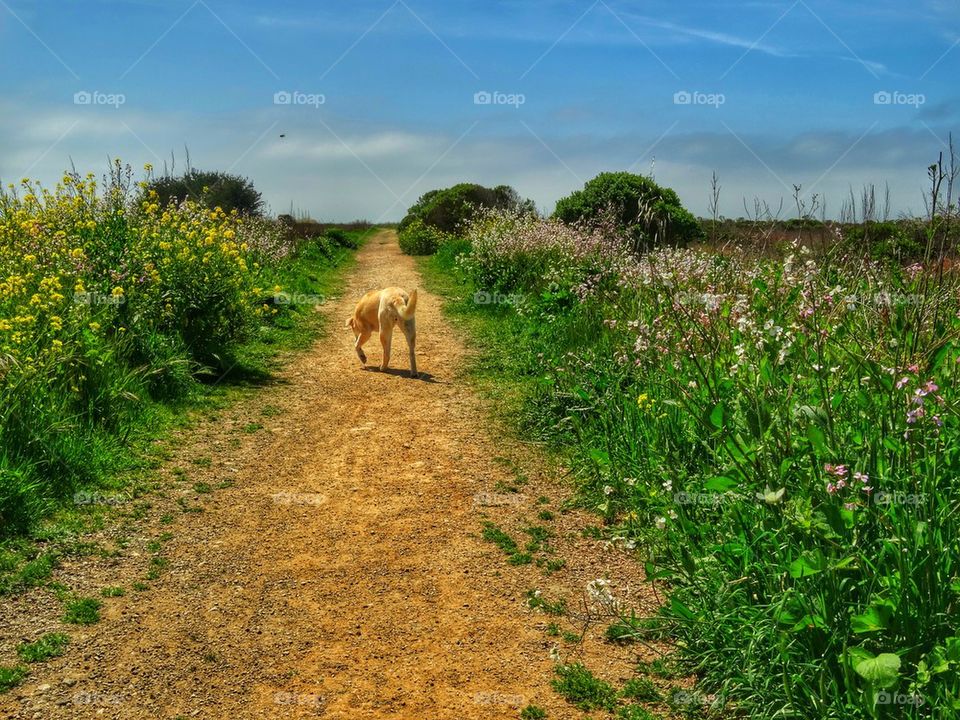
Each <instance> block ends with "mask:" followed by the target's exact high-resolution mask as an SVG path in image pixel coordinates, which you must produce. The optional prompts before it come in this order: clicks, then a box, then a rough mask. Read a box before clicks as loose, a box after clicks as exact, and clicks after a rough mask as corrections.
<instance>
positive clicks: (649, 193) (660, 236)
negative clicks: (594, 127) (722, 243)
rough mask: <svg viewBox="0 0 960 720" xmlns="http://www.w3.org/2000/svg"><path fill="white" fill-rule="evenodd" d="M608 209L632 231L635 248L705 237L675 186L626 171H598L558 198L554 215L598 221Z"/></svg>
mask: <svg viewBox="0 0 960 720" xmlns="http://www.w3.org/2000/svg"><path fill="white" fill-rule="evenodd" d="M609 213H612V219H613V221H614V222H615V223H616V225H617V226H618V227H619V228H620V229H621V230H623V231H625V232H627V233H628V234H629V235H630V237H631V239H632V242H633V245H634V249H635V250H643V249H649V248H651V247H653V246H654V245H656V244H667V245H686V244H688V243H690V242H693V241H697V240H702V239H703V238H705V237H706V235H705V233H704V231H703V228H702V227H700V223H699V221H698V220H697V219H696V218H695V217H694V216H693V215H692V214H691V213H689V212H688V211H687V210H685V209H684V208H683V206H682V205H681V203H680V198H679V197H677V194H676V193H675V192H674V191H673V190H671V189H670V188H664V187H660V186H659V185H657V184H656V183H655V182H654V181H653V180H651V179H649V178H646V177H644V176H642V175H634V174H632V173H627V172H608V173H601V174H600V175H597V177H595V178H593V180H590V181H588V182H587V183H586V184H584V186H583V189H582V190H577V191H576V192H574V193H572V194H571V195H568V196H567V197H565V198H562V199H561V200H559V201H558V202H557V206H556V209H555V210H554V212H553V216H554V217H555V218H557V219H559V220H561V221H563V222H565V223H568V224H572V223H578V222H588V223H589V222H598V221H601V220H603V219H604V218H606V217H607V216H608V214H609Z"/></svg>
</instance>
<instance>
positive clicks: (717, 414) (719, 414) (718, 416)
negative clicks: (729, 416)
mask: <svg viewBox="0 0 960 720" xmlns="http://www.w3.org/2000/svg"><path fill="white" fill-rule="evenodd" d="M725 415H726V410H725V409H724V407H723V403H717V404H716V405H714V406H713V410H711V411H710V424H711V425H713V426H714V427H715V428H716V429H717V430H721V429H722V428H723V423H724V419H725Z"/></svg>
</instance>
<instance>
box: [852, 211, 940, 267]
mask: <svg viewBox="0 0 960 720" xmlns="http://www.w3.org/2000/svg"><path fill="white" fill-rule="evenodd" d="M924 233H925V228H924V225H923V224H922V223H917V222H915V221H908V220H904V221H896V222H894V221H889V222H866V223H861V224H858V225H851V226H850V227H848V228H845V229H844V231H843V239H844V242H845V243H847V244H848V245H849V246H850V247H851V248H852V249H855V250H857V251H858V252H866V253H867V254H869V255H870V257H872V258H873V259H874V260H881V261H884V260H886V261H891V262H896V263H907V262H912V261H914V260H919V259H921V258H922V257H923V254H924V251H925V250H926V244H927V242H926V237H925V234H924Z"/></svg>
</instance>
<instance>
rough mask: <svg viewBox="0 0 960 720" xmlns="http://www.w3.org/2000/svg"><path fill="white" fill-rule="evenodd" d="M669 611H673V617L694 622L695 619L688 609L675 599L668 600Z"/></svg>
mask: <svg viewBox="0 0 960 720" xmlns="http://www.w3.org/2000/svg"><path fill="white" fill-rule="evenodd" d="M670 609H671V610H673V612H674V614H675V615H677V616H678V617H681V618H683V619H684V620H694V619H696V617H697V616H696V614H694V612H693V611H692V610H691V609H690V608H688V607H687V606H686V605H684V604H683V603H682V602H680V601H679V600H677V599H676V598H670Z"/></svg>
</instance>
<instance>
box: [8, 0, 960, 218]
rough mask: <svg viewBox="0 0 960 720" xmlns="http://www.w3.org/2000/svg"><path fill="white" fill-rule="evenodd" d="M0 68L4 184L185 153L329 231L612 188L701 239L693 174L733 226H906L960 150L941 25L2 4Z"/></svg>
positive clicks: (609, 3)
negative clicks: (414, 209)
mask: <svg viewBox="0 0 960 720" xmlns="http://www.w3.org/2000/svg"><path fill="white" fill-rule="evenodd" d="M0 57H2V60H3V62H2V65H0V77H2V87H3V88H4V91H3V93H2V94H0V179H2V181H3V182H5V183H6V182H15V181H17V180H19V179H20V178H21V177H23V176H30V177H34V178H38V179H40V180H41V181H44V182H45V183H52V182H55V180H56V179H57V178H58V177H59V175H60V173H61V171H62V170H63V169H64V168H66V167H68V166H69V164H70V162H71V161H72V162H73V163H74V164H75V165H76V167H77V168H78V169H79V170H82V171H86V170H94V171H97V172H101V171H102V170H103V169H104V168H105V166H106V158H107V157H108V156H110V157H117V156H119V157H120V158H122V159H123V160H124V161H127V162H130V163H131V164H133V165H134V166H135V167H138V168H139V167H140V166H142V165H143V163H145V162H151V163H153V164H154V165H155V166H157V167H162V164H163V162H164V160H167V161H168V162H169V158H170V156H171V153H173V154H174V155H176V157H177V163H178V164H179V166H180V167H182V166H183V163H184V150H183V148H184V147H188V148H189V150H190V154H191V159H192V162H193V165H194V166H196V167H201V168H205V169H230V170H232V171H233V172H238V173H241V174H244V175H247V176H249V177H250V178H252V179H253V180H254V181H255V183H256V185H257V186H258V188H259V189H261V191H262V192H263V194H264V196H265V198H266V199H267V200H268V202H269V204H270V206H271V209H272V210H273V211H274V212H285V211H287V210H289V209H290V208H291V206H292V207H294V208H295V209H297V210H300V211H305V212H309V213H310V214H311V215H312V216H313V217H315V218H318V219H328V220H349V219H353V218H358V217H363V218H368V219H370V220H375V221H376V220H388V219H397V218H399V217H400V216H402V215H403V212H404V210H405V209H406V207H407V206H409V205H410V204H412V203H413V202H414V201H415V200H416V198H417V196H418V195H419V194H421V193H422V192H425V191H426V190H429V189H431V188H434V187H439V186H444V185H449V184H453V183H455V182H460V181H468V180H469V181H476V182H481V183H484V184H499V183H507V184H511V185H513V186H515V187H516V188H517V189H518V190H519V191H520V192H521V193H522V194H523V195H526V196H528V197H532V198H534V199H535V200H536V201H537V203H538V205H539V206H540V207H541V208H542V209H544V210H545V211H549V210H551V209H552V207H553V204H554V202H555V201H556V200H557V199H558V198H559V197H562V196H563V195H565V194H567V193H569V192H570V191H572V190H573V189H575V188H577V187H579V186H581V185H582V183H583V182H584V181H586V180H587V179H589V178H591V177H593V176H594V175H595V174H597V173H598V172H601V171H604V170H623V169H632V170H634V171H636V172H642V173H650V172H653V174H654V176H655V177H656V179H657V181H658V182H660V183H662V184H665V185H669V186H671V187H673V188H674V189H675V190H677V192H678V193H679V194H680V196H681V198H682V199H683V201H684V202H685V204H687V205H688V206H689V207H690V208H691V209H692V210H693V211H694V212H697V213H705V212H706V208H707V200H708V196H709V186H710V176H711V173H713V172H714V171H716V172H717V173H718V175H719V177H720V184H721V186H722V190H721V210H722V212H723V213H724V214H726V215H729V216H738V215H742V214H743V204H744V199H746V201H747V204H748V205H749V206H750V207H751V208H752V207H753V199H754V198H755V197H759V198H761V199H763V200H765V201H767V202H768V203H770V204H771V205H772V206H774V207H776V206H778V205H779V203H780V199H781V198H783V199H784V200H785V202H786V205H785V207H789V206H790V202H791V201H790V200H789V198H790V194H791V192H792V186H793V185H794V184H800V185H802V187H803V193H804V195H809V194H812V193H818V194H820V195H821V196H822V197H824V198H826V202H827V214H828V215H832V214H836V213H837V212H838V211H839V209H840V205H841V203H842V202H843V199H844V198H845V197H846V196H847V194H848V192H849V189H850V188H851V187H853V188H854V190H858V189H859V188H860V187H861V186H862V185H863V184H864V183H868V182H872V183H876V184H877V185H878V186H879V187H883V186H884V184H889V187H890V192H891V198H892V201H893V203H892V204H893V210H894V212H922V210H923V202H922V191H923V187H924V181H925V177H926V167H927V165H929V164H930V163H931V162H932V161H934V160H935V159H936V156H937V154H938V153H939V152H940V151H941V150H944V149H945V148H944V143H945V142H946V140H947V137H948V134H949V133H950V132H951V131H954V130H957V129H958V128H960V89H958V86H957V83H956V78H957V75H958V73H957V71H958V69H960V6H958V5H957V3H956V2H953V1H947V0H915V2H913V3H906V2H892V1H889V0H873V1H872V2H862V1H861V0H848V1H847V2H843V3H838V2H836V1H834V2H825V1H824V0H799V1H796V2H790V1H783V2H779V1H776V2H774V1H769V2H767V1H765V0H755V1H754V2H727V1H725V0H714V1H711V2H704V1H701V0H695V1H693V2H685V3H678V2H663V1H661V0H648V1H645V2H639V1H637V0H598V1H597V2H593V0H580V1H577V2H573V1H570V2H567V1H561V0H544V1H541V2H532V1H528V0H482V1H481V0H446V1H444V2H439V1H436V0H429V1H428V0H397V1H394V0H377V1H374V0H349V1H344V2H339V1H329V2H314V3H309V2H287V3H282V2H281V3H273V4H266V3H253V2H248V1H247V0H234V1H233V2H229V3H228V2H224V1H223V0H199V1H197V2H194V1H193V0H186V1H184V2H180V1H178V0H163V1H160V0H85V2H83V3H63V2H57V3H53V2H32V1H29V0H0ZM951 80H952V82H951ZM478 93H480V94H479V95H478ZM483 93H489V95H484V94H483ZM287 100H289V102H286V101H287ZM487 100H489V102H485V101H487ZM281 135H284V136H285V137H281ZM784 214H785V215H788V214H789V210H787V209H785V210H784Z"/></svg>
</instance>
